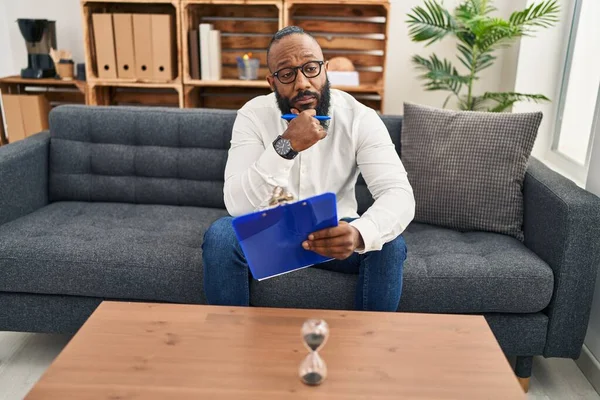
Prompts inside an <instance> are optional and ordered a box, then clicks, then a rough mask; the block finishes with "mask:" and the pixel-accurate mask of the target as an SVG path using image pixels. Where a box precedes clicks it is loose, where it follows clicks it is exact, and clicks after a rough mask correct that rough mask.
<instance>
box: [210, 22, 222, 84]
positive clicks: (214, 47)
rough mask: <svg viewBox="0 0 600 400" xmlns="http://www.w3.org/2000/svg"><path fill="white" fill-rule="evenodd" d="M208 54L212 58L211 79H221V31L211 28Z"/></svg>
mask: <svg viewBox="0 0 600 400" xmlns="http://www.w3.org/2000/svg"><path fill="white" fill-rule="evenodd" d="M208 52H209V53H208V56H209V59H210V68H209V69H210V79H211V80H213V81H218V80H219V79H221V32H219V31H216V30H211V31H210V33H209V44H208Z"/></svg>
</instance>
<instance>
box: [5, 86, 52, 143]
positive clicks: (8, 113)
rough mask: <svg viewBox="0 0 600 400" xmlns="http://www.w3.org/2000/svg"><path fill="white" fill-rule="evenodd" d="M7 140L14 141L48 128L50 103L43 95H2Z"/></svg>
mask: <svg viewBox="0 0 600 400" xmlns="http://www.w3.org/2000/svg"><path fill="white" fill-rule="evenodd" d="M2 107H3V115H4V117H5V124H6V132H7V136H8V142H9V143H14V142H16V141H18V140H21V139H25V138H26V137H27V136H31V135H35V134H36V133H39V132H42V131H44V130H47V129H48V114H49V113H50V103H49V102H48V100H47V99H46V97H45V96H44V95H41V94H39V95H15V94H3V95H2Z"/></svg>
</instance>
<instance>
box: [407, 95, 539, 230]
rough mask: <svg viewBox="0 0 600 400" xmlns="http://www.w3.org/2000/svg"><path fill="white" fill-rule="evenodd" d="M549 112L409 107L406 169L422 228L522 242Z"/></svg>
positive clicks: (416, 218) (417, 220)
mask: <svg viewBox="0 0 600 400" xmlns="http://www.w3.org/2000/svg"><path fill="white" fill-rule="evenodd" d="M541 121H542V113H541V112H536V113H520V114H516V113H515V114H511V113H487V112H474V111H451V110H442V109H438V108H433V107H427V106H420V105H415V104H410V103H408V104H405V105H404V120H403V123H402V135H401V142H402V150H401V157H402V162H403V164H404V166H405V168H406V170H407V172H408V179H409V181H410V183H411V185H412V187H413V190H414V194H415V200H416V215H415V221H416V222H422V223H427V224H433V225H439V226H444V227H448V228H452V229H456V230H459V231H489V232H498V233H503V234H506V235H510V236H514V237H515V238H517V239H519V240H521V241H522V240H523V228H522V227H523V193H522V188H523V180H524V178H525V170H526V168H527V163H528V160H529V156H530V154H531V150H532V148H533V143H534V142H535V138H536V136H537V132H538V128H539V126H540V122H541Z"/></svg>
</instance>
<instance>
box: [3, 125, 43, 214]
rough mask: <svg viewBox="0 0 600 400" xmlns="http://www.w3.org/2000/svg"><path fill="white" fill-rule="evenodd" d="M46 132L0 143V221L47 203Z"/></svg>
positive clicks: (31, 210)
mask: <svg viewBox="0 0 600 400" xmlns="http://www.w3.org/2000/svg"><path fill="white" fill-rule="evenodd" d="M49 143H50V134H49V133H48V132H41V133H38V134H36V135H33V136H30V137H28V138H26V139H24V140H21V141H18V142H15V143H12V144H10V145H7V146H2V147H0V224H5V223H7V222H10V221H12V220H15V219H17V218H19V217H22V216H24V215H27V214H29V213H31V212H33V211H35V210H37V209H39V208H41V207H43V206H45V205H47V204H48V152H49V151H48V150H49V147H50V146H49Z"/></svg>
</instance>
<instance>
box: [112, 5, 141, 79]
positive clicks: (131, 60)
mask: <svg viewBox="0 0 600 400" xmlns="http://www.w3.org/2000/svg"><path fill="white" fill-rule="evenodd" d="M113 25H114V31H115V49H116V53H117V76H118V77H119V79H135V72H136V69H135V50H134V47H133V16H132V14H113Z"/></svg>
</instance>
